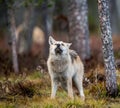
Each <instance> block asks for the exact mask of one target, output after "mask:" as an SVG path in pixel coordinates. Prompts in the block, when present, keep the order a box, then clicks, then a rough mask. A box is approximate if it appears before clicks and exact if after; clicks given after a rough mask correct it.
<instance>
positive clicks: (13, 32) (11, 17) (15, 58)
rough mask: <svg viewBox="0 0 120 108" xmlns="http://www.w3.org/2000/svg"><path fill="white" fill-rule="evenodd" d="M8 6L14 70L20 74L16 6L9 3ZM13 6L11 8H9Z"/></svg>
mask: <svg viewBox="0 0 120 108" xmlns="http://www.w3.org/2000/svg"><path fill="white" fill-rule="evenodd" d="M6 2H7V5H8V22H9V31H10V34H11V40H12V61H13V69H14V71H15V73H17V74H18V72H19V68H18V56H17V51H16V37H17V36H16V35H17V34H16V24H15V16H14V10H15V9H14V5H11V4H9V1H6ZM10 5H11V7H9V6H10Z"/></svg>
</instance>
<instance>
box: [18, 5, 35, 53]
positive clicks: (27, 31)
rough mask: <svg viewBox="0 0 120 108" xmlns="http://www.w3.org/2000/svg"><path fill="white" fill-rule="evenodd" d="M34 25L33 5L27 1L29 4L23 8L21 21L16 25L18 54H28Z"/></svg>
mask: <svg viewBox="0 0 120 108" xmlns="http://www.w3.org/2000/svg"><path fill="white" fill-rule="evenodd" d="M34 25H35V19H34V6H33V4H32V3H29V6H28V7H26V8H25V12H24V20H23V23H22V24H20V25H19V26H18V27H17V35H18V37H17V44H18V53H19V54H23V53H24V54H28V53H29V52H30V49H31V45H32V34H33V28H34Z"/></svg>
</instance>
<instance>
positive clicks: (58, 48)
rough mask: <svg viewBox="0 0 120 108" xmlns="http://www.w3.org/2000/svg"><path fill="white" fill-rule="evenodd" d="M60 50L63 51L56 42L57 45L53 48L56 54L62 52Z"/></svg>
mask: <svg viewBox="0 0 120 108" xmlns="http://www.w3.org/2000/svg"><path fill="white" fill-rule="evenodd" d="M62 52H63V51H62V49H61V48H60V45H59V44H58V45H57V48H56V49H55V53H56V54H62Z"/></svg>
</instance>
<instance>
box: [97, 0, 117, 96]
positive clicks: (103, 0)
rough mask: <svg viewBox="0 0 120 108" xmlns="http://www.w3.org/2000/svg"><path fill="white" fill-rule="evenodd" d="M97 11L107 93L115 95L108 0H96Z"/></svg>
mask: <svg viewBox="0 0 120 108" xmlns="http://www.w3.org/2000/svg"><path fill="white" fill-rule="evenodd" d="M98 11H99V20H100V29H101V39H102V48H103V56H104V64H105V75H106V89H107V95H108V96H112V97H115V96H116V95H117V82H116V69H115V61H114V54H113V45H112V32H111V25H110V17H109V0H98Z"/></svg>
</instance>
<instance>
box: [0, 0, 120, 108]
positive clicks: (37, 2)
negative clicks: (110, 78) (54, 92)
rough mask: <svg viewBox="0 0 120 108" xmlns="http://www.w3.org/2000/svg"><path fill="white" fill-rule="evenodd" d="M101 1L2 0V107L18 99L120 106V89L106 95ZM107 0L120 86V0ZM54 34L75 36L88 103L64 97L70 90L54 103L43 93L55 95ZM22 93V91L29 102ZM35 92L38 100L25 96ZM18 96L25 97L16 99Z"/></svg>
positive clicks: (65, 38) (60, 37) (64, 37)
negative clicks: (51, 73) (50, 70)
mask: <svg viewBox="0 0 120 108" xmlns="http://www.w3.org/2000/svg"><path fill="white" fill-rule="evenodd" d="M98 1H99V0H75V1H74V0H0V69H1V70H0V74H1V77H0V79H1V80H0V94H2V95H1V96H0V101H1V100H3V101H4V100H5V104H4V103H1V102H0V108H4V107H5V108H9V107H7V106H6V101H7V105H8V106H12V107H11V108H16V107H17V106H19V104H20V105H21V106H20V108H23V106H25V108H27V107H28V108H29V107H30V108H35V107H36V108H42V107H45V108H58V106H59V105H60V104H61V103H63V104H64V105H65V106H60V107H65V108H66V107H67V105H68V106H70V107H67V108H79V107H85V108H86V107H88V108H93V107H94V106H96V107H98V108H100V107H102V105H104V107H109V103H111V102H113V103H115V104H116V106H115V105H114V104H111V106H110V108H112V107H114V108H118V107H119V106H120V104H119V102H120V101H119V97H120V92H119V93H118V97H117V98H116V100H112V99H111V98H106V96H105V93H106V91H105V84H104V83H105V69H104V59H103V58H104V57H103V53H102V52H103V51H102V41H101V40H102V39H103V38H102V39H101V34H102V33H101V31H100V27H101V26H100V23H99V13H98V3H97V2H98ZM101 1H102V0H101ZM103 1H104V0H103ZM107 1H109V12H110V24H111V33H112V41H113V51H114V55H113V56H114V57H115V66H116V71H117V72H116V73H115V74H116V76H117V84H118V91H120V71H119V67H120V43H119V42H120V30H119V29H120V8H119V5H120V0H107ZM49 36H53V37H54V38H55V39H56V40H62V41H65V42H72V47H71V49H74V50H76V52H77V53H78V54H79V56H80V57H81V59H82V60H83V62H84V65H85V78H84V87H85V94H87V95H89V94H90V96H91V97H90V96H88V97H87V99H88V100H89V99H91V98H92V96H93V98H92V100H91V101H87V103H86V104H84V103H81V104H80V103H79V102H78V99H77V100H76V102H71V101H70V102H69V99H68V100H67V101H66V103H65V102H64V101H63V100H62V98H66V93H63V94H60V93H59V94H58V95H59V96H61V98H60V100H55V101H54V102H53V103H52V102H51V101H50V100H49V99H48V98H47V99H45V98H44V97H49V95H50V84H49V82H50V81H49V80H50V78H49V77H48V74H47V66H46V60H47V58H48V54H49V45H48V38H49ZM113 61H114V60H113ZM113 65H114V63H113ZM14 73H15V75H14ZM16 74H17V75H18V74H19V75H18V76H17V75H16ZM43 83H44V84H43ZM4 85H5V86H4ZM39 89H40V90H39ZM41 89H44V90H43V91H42V90H41ZM36 91H37V92H36ZM60 91H61V89H60ZM45 92H46V93H45ZM18 95H19V96H23V97H24V98H25V102H24V101H23V100H22V99H21V97H17V96H18ZM34 95H35V96H37V97H35V98H34V99H33V102H34V103H32V102H31V100H26V97H28V98H31V97H33V96H34ZM11 96H13V97H14V99H13V97H12V98H11ZM39 97H40V99H39ZM19 98H20V100H21V102H19V101H18V100H17V99H19ZM102 98H104V99H102ZM39 100H41V101H43V103H42V102H41V106H39V104H38V103H39ZM13 101H14V102H13ZM28 101H29V102H31V103H32V105H31V103H29V102H28ZM106 101H107V102H106ZM10 103H12V105H11V104H10ZM16 103H19V104H16ZM35 104H36V106H35ZM16 105H17V106H16ZM3 106H4V107H3ZM54 106H55V107H54Z"/></svg>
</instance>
